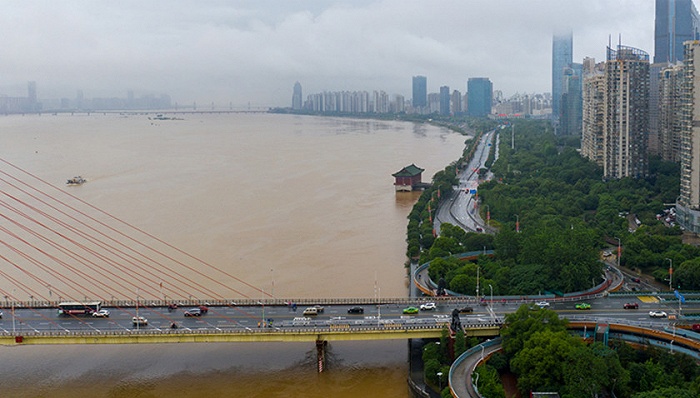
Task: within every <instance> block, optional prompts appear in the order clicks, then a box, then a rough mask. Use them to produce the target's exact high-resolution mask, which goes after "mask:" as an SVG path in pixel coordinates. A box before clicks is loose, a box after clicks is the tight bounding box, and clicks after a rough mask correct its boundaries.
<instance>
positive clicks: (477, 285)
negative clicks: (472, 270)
mask: <svg viewBox="0 0 700 398" xmlns="http://www.w3.org/2000/svg"><path fill="white" fill-rule="evenodd" d="M476 300H477V301H478V300H479V267H478V266H477V267H476Z"/></svg>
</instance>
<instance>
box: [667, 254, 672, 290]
mask: <svg viewBox="0 0 700 398" xmlns="http://www.w3.org/2000/svg"><path fill="white" fill-rule="evenodd" d="M666 260H668V262H669V265H668V290H673V260H671V259H670V258H667V259H666Z"/></svg>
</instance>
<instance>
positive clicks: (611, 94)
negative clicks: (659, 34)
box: [603, 45, 649, 178]
mask: <svg viewBox="0 0 700 398" xmlns="http://www.w3.org/2000/svg"><path fill="white" fill-rule="evenodd" d="M604 100H605V114H604V119H603V129H604V130H603V152H604V159H603V160H604V163H603V176H604V177H605V178H624V177H632V178H640V177H646V175H647V172H648V169H649V166H648V160H647V157H648V154H647V133H648V131H649V54H647V53H646V52H644V51H642V50H639V49H636V48H632V47H627V46H623V45H618V46H617V49H616V50H613V49H612V48H610V47H608V49H607V60H606V62H605V98H604Z"/></svg>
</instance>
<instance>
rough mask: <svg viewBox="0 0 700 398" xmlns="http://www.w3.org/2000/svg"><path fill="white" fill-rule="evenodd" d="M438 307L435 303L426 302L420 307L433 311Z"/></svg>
mask: <svg viewBox="0 0 700 398" xmlns="http://www.w3.org/2000/svg"><path fill="white" fill-rule="evenodd" d="M436 308H437V305H435V303H425V304H421V305H420V309H421V310H423V311H432V310H434V309H436Z"/></svg>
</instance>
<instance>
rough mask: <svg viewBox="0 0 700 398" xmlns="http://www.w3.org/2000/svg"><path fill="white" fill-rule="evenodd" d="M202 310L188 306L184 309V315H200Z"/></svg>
mask: <svg viewBox="0 0 700 398" xmlns="http://www.w3.org/2000/svg"><path fill="white" fill-rule="evenodd" d="M202 314H203V312H202V310H201V309H199V308H190V309H189V310H187V311H185V316H187V317H190V316H202Z"/></svg>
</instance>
